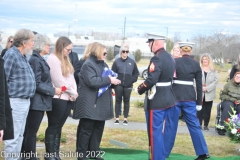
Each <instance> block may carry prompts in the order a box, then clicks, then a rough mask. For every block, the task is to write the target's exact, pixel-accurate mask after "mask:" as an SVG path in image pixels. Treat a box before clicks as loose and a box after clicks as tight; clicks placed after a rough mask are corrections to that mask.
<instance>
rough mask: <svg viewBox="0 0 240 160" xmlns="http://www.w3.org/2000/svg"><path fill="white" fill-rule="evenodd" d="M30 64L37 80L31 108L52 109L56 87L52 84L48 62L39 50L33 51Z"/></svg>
mask: <svg viewBox="0 0 240 160" xmlns="http://www.w3.org/2000/svg"><path fill="white" fill-rule="evenodd" d="M29 64H30V65H31V67H32V69H33V72H34V75H35V80H36V92H35V94H34V96H33V97H32V98H31V99H30V100H31V103H30V109H32V110H39V111H51V110H52V98H53V96H54V94H55V88H54V87H53V85H52V80H51V76H50V68H49V66H48V64H47V62H46V61H45V60H44V59H43V57H42V56H41V55H40V54H39V52H37V51H33V54H32V56H31V58H30V60H29Z"/></svg>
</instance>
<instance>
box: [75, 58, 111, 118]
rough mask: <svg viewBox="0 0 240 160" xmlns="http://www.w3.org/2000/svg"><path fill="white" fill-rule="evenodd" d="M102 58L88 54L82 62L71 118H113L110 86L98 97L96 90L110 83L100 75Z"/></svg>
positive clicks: (103, 64) (104, 64)
mask: <svg viewBox="0 0 240 160" xmlns="http://www.w3.org/2000/svg"><path fill="white" fill-rule="evenodd" d="M104 67H108V66H107V64H106V63H104V61H103V60H97V58H96V57H95V56H92V55H91V56H90V57H89V58H88V59H87V60H86V61H85V62H84V64H83V66H82V68H81V71H80V73H79V86H78V95H79V96H78V98H77V102H76V106H75V108H74V111H73V118H74V119H80V118H88V119H92V120H100V121H104V120H109V119H112V118H113V100H112V92H111V88H108V89H107V90H106V91H105V92H104V93H103V94H102V95H101V96H100V97H98V90H99V88H102V87H104V86H107V85H109V84H110V83H111V81H110V78H109V77H108V76H106V77H102V72H103V69H104Z"/></svg>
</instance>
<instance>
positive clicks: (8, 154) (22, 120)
mask: <svg viewBox="0 0 240 160" xmlns="http://www.w3.org/2000/svg"><path fill="white" fill-rule="evenodd" d="M10 104H11V108H12V116H13V127H14V139H11V140H6V141H4V143H5V145H4V151H5V160H17V159H18V157H19V156H20V151H21V147H22V142H23V133H24V130H25V125H26V119H27V115H28V111H29V106H30V99H22V98H10Z"/></svg>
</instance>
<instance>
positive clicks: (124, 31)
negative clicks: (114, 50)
mask: <svg viewBox="0 0 240 160" xmlns="http://www.w3.org/2000/svg"><path fill="white" fill-rule="evenodd" d="M125 27H126V17H125V19H124V27H123V28H124V34H123V43H124V39H125Z"/></svg>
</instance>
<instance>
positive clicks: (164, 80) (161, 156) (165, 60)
mask: <svg viewBox="0 0 240 160" xmlns="http://www.w3.org/2000/svg"><path fill="white" fill-rule="evenodd" d="M164 40H165V37H164V36H160V35H155V34H148V41H147V43H149V44H148V46H149V48H150V49H151V52H153V53H154V56H153V57H152V58H151V60H150V64H149V66H148V78H147V79H146V80H145V81H144V82H143V83H142V84H140V85H139V86H138V88H137V90H136V91H137V92H138V93H139V94H143V93H144V92H146V91H148V92H150V94H149V93H147V94H146V97H147V98H145V104H144V105H145V106H146V120H147V126H148V137H149V150H150V157H151V160H165V148H164V139H163V133H164V131H163V123H164V117H165V112H167V110H169V108H171V107H172V106H174V105H175V104H176V103H177V101H176V98H175V96H174V94H173V90H172V80H173V74H174V70H175V64H174V59H173V57H172V56H171V55H170V54H169V53H168V52H166V51H165V49H164ZM151 92H154V93H155V95H153V94H152V93H151Z"/></svg>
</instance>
